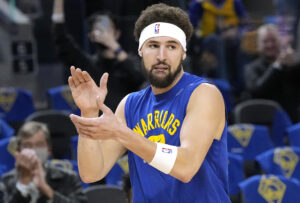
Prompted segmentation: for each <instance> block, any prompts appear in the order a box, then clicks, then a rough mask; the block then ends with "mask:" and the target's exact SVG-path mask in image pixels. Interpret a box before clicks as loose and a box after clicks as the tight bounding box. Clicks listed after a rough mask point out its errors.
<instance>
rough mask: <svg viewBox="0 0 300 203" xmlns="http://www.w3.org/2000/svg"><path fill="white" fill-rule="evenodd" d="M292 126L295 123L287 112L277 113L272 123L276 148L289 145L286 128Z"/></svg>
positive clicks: (279, 111)
mask: <svg viewBox="0 0 300 203" xmlns="http://www.w3.org/2000/svg"><path fill="white" fill-rule="evenodd" d="M292 125H293V122H292V120H291V118H290V117H289V115H288V114H287V113H286V112H285V111H283V110H278V111H275V113H274V118H273V123H272V132H271V139H272V142H273V143H274V145H275V146H276V147H279V146H285V145H287V144H288V136H287V133H286V128H288V127H290V126H292Z"/></svg>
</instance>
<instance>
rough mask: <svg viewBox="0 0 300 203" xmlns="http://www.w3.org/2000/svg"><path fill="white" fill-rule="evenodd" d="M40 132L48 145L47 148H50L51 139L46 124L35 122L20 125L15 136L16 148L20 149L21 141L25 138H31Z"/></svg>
mask: <svg viewBox="0 0 300 203" xmlns="http://www.w3.org/2000/svg"><path fill="white" fill-rule="evenodd" d="M39 131H42V132H43V134H44V135H45V137H46V141H47V144H48V147H51V138H50V132H49V129H48V127H47V125H46V124H44V123H40V122H36V121H29V122H27V123H25V124H24V125H22V127H21V128H20V129H19V131H18V134H17V147H18V149H19V148H20V144H21V141H22V140H23V139H26V138H30V137H32V136H33V135H34V134H36V133H37V132H39Z"/></svg>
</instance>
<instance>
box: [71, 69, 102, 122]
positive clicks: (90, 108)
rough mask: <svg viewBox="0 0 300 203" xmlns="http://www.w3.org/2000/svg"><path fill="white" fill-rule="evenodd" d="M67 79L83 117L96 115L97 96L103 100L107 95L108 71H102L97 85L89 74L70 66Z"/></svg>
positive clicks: (97, 111) (97, 110)
mask: <svg viewBox="0 0 300 203" xmlns="http://www.w3.org/2000/svg"><path fill="white" fill-rule="evenodd" d="M70 70H71V75H72V76H70V77H69V79H68V82H69V86H70V89H71V92H72V96H73V99H74V101H75V103H76V105H77V106H78V108H80V110H81V114H82V116H83V117H98V113H99V109H98V105H97V98H98V97H99V98H100V100H101V101H102V102H104V100H105V98H106V95H107V80H108V73H104V74H103V75H102V77H101V79H100V86H99V87H98V86H97V85H96V83H95V82H94V80H93V79H92V78H91V76H90V75H89V74H88V73H87V72H86V71H82V70H81V69H80V68H75V67H74V66H71V68H70Z"/></svg>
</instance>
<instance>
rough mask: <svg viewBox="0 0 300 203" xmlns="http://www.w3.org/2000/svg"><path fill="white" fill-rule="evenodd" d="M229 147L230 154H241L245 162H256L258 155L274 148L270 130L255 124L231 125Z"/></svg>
mask: <svg viewBox="0 0 300 203" xmlns="http://www.w3.org/2000/svg"><path fill="white" fill-rule="evenodd" d="M227 145H228V151H229V152H231V153H235V154H240V155H241V156H242V157H243V159H244V160H245V161H248V160H249V161H252V160H255V157H256V155H258V154H260V153H262V152H264V151H267V150H269V149H271V148H272V147H273V146H272V142H271V140H270V137H269V131H268V128H267V127H266V126H262V125H253V124H234V125H230V126H229V127H228V138H227Z"/></svg>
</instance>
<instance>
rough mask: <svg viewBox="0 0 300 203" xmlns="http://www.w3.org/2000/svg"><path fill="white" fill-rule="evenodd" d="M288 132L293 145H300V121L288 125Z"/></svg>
mask: <svg viewBox="0 0 300 203" xmlns="http://www.w3.org/2000/svg"><path fill="white" fill-rule="evenodd" d="M286 132H287V134H288V137H289V142H290V145H291V146H295V147H300V123H296V124H294V125H292V126H289V127H287V129H286Z"/></svg>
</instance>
